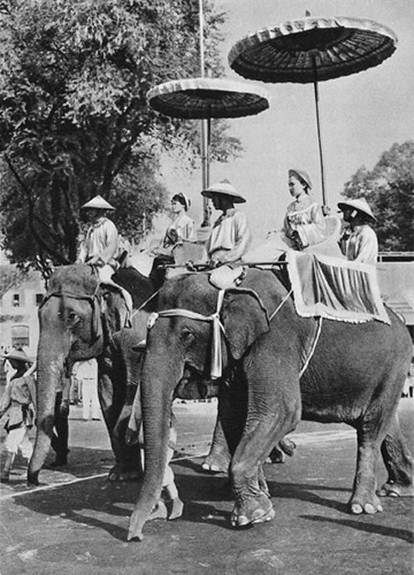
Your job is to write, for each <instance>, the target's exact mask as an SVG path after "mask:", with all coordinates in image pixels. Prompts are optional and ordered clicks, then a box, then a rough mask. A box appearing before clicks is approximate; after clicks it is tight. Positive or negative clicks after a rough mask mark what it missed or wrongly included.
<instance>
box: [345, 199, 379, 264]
mask: <svg viewBox="0 0 414 575" xmlns="http://www.w3.org/2000/svg"><path fill="white" fill-rule="evenodd" d="M338 208H339V209H340V210H341V211H342V212H343V214H344V222H346V223H347V224H348V227H347V228H345V231H344V233H343V234H342V236H341V238H340V240H339V246H340V248H341V251H342V253H343V254H344V255H345V256H346V258H347V259H348V260H350V261H355V262H360V263H365V264H371V265H376V263H377V259H378V239H377V235H376V233H375V232H374V230H373V229H372V227H371V225H372V224H373V223H375V221H376V217H375V216H374V214H373V213H372V211H371V208H370V207H369V204H368V202H367V201H366V199H365V198H358V199H356V200H344V201H343V202H339V203H338Z"/></svg>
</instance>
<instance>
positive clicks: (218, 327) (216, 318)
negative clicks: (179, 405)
mask: <svg viewBox="0 0 414 575" xmlns="http://www.w3.org/2000/svg"><path fill="white" fill-rule="evenodd" d="M224 294H225V290H224V289H223V290H219V292H218V296H217V305H216V311H215V312H214V313H213V314H211V315H203V314H201V313H197V312H195V311H191V310H188V309H183V308H172V309H165V310H163V311H159V312H154V313H152V314H151V315H150V316H149V318H148V323H147V328H148V329H151V328H152V326H153V325H154V323H155V322H156V321H157V319H158V318H163V317H186V318H188V319H194V320H196V321H204V322H211V323H212V324H213V344H212V345H213V349H212V354H211V371H210V377H211V379H219V378H220V377H221V376H222V370H223V358H222V351H221V334H222V333H223V334H224V326H223V324H222V323H221V320H220V313H221V308H222V306H223V300H224Z"/></svg>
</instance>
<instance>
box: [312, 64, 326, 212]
mask: <svg viewBox="0 0 414 575" xmlns="http://www.w3.org/2000/svg"><path fill="white" fill-rule="evenodd" d="M312 64H313V73H314V78H315V79H314V81H313V88H314V92H315V109H316V127H317V132H318V146H319V161H320V166H321V184H322V204H323V206H326V205H327V203H326V189H325V170H324V165H323V151H322V137H321V120H320V115H319V87H318V70H317V67H316V59H315V55H312Z"/></svg>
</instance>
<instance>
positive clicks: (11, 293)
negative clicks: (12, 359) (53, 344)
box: [0, 264, 45, 358]
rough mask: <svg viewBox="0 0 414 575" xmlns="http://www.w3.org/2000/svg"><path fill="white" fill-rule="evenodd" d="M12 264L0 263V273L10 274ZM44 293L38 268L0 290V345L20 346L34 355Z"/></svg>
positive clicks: (3, 274) (31, 355)
mask: <svg viewBox="0 0 414 575" xmlns="http://www.w3.org/2000/svg"><path fill="white" fill-rule="evenodd" d="M15 269H16V268H15V266H14V265H12V264H3V265H0V277H1V276H3V278H4V277H5V276H6V275H11V274H12V273H13V270H15ZM44 293H45V286H44V281H43V278H42V276H41V274H40V273H39V272H36V271H31V272H28V274H27V276H25V277H24V278H20V279H19V280H18V281H15V282H12V285H11V287H7V284H6V288H5V290H4V291H2V290H1V291H0V347H3V348H6V349H7V348H10V347H23V348H24V349H25V351H26V353H27V354H28V355H29V356H30V357H32V358H34V357H35V356H36V351H37V343H38V339H39V323H38V317H37V311H38V307H39V304H40V302H41V301H42V299H43V295H44Z"/></svg>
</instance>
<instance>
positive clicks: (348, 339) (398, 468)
mask: <svg viewBox="0 0 414 575" xmlns="http://www.w3.org/2000/svg"><path fill="white" fill-rule="evenodd" d="M241 287H242V288H243V290H244V292H242V291H237V290H229V291H228V292H227V293H226V295H225V297H224V303H223V307H222V311H221V321H222V323H223V326H224V330H225V339H223V340H222V342H221V346H222V355H223V367H224V373H227V372H228V371H226V370H228V369H230V368H231V370H232V373H233V374H235V376H234V377H233V378H232V380H231V381H230V382H227V385H224V386H221V392H220V397H219V411H220V409H221V407H220V406H222V405H226V404H227V409H226V410H225V412H226V417H225V418H224V421H223V433H224V435H225V438H226V440H227V445H228V450H229V454H230V457H231V463H230V470H229V471H230V478H231V482H232V485H233V490H234V493H235V496H236V502H235V506H234V510H233V513H232V515H231V523H232V525H234V526H236V527H239V526H245V525H248V524H255V523H257V522H261V521H268V520H270V519H272V517H273V515H274V511H273V506H272V503H271V501H270V499H269V497H268V494H267V487H266V482H265V479H264V476H262V463H263V462H264V461H265V460H266V457H267V456H268V455H269V453H270V451H271V450H272V448H273V447H274V446H275V445H276V444H277V443H278V442H279V441H281V440H283V438H284V436H285V435H286V434H287V433H289V432H291V431H293V430H294V429H295V427H296V425H297V423H298V422H299V420H300V419H301V418H302V419H307V420H313V421H320V422H326V423H329V422H345V423H347V424H349V425H351V426H352V427H354V428H355V429H356V432H357V439H358V451H357V467H356V474H355V479H354V485H353V490H352V495H351V498H350V501H349V509H350V511H351V512H352V513H354V514H359V513H368V514H370V513H375V512H377V511H381V509H382V508H381V505H380V502H379V499H378V497H377V494H376V487H377V486H376V479H375V466H376V462H377V456H378V453H379V452H380V451H381V453H382V456H383V459H384V463H385V466H386V468H387V471H388V475H389V478H388V482H387V484H386V486H384V488H383V489H382V490H381V491H380V494H381V495H395V494H402V493H407V494H412V458H411V455H410V453H409V451H408V450H407V448H406V446H405V442H404V439H403V437H402V435H401V431H400V428H399V425H398V421H397V417H396V408H397V404H398V401H399V398H400V395H401V390H402V387H403V384H404V380H405V377H406V374H407V373H408V368H409V364H410V360H411V354H412V343H411V339H410V337H409V334H408V331H407V329H406V327H405V326H404V325H403V324H402V322H401V321H400V319H399V318H398V317H397V316H396V315H395V314H394V313H392V312H391V311H388V313H389V316H390V320H391V324H390V325H386V324H384V323H380V322H378V321H370V322H366V323H362V324H351V323H343V322H335V321H331V320H323V323H322V327H321V332H320V337H319V340H318V341H317V345H316V348H315V351H314V354H313V356H312V358H311V360H310V362H309V364H308V367H307V369H306V371H305V373H304V374H303V375H302V377H300V374H301V370H302V367H303V365H304V363H305V361H306V358H307V355H308V353H309V350H310V349H311V348H312V344H313V342H314V341H315V333H316V332H317V326H318V323H317V320H316V319H314V318H302V317H299V316H298V315H297V313H296V311H295V307H294V303H293V301H292V300H291V299H290V298H288V299H286V301H285V303H284V304H283V305H282V307H281V308H280V309H279V311H278V313H277V315H276V316H275V317H274V318H273V319H272V320H271V322H270V323H269V321H268V317H270V315H271V314H272V312H273V311H274V310H276V309H277V308H278V306H279V305H280V304H281V302H282V301H283V300H284V298H285V296H286V294H287V291H286V288H285V287H284V286H283V285H282V283H281V282H280V281H279V280H278V279H277V278H276V276H275V275H274V274H273V273H271V272H268V271H264V270H249V272H248V274H247V277H246V279H245V280H244V282H243V284H242V286H241ZM249 289H250V290H253V291H254V293H252V292H250V293H249V292H248V291H246V290H249ZM217 297H218V290H217V289H215V288H214V287H212V286H211V285H210V284H209V282H208V275H207V274H187V275H183V276H180V277H176V278H173V279H171V280H169V281H167V283H166V284H165V285H164V287H163V288H162V290H161V292H160V294H159V302H158V309H159V310H160V311H162V310H166V309H177V308H178V309H184V310H190V311H193V312H196V313H198V314H202V315H204V316H211V315H212V314H214V312H215V310H216V305H217ZM211 330H212V328H211V324H210V323H209V322H207V321H198V320H196V319H194V318H189V317H183V316H178V317H166V316H164V317H158V319H156V321H155V322H154V324H153V326H152V328H151V329H150V331H149V333H148V338H147V350H146V354H145V359H144V364H143V370H142V380H141V387H142V413H143V422H144V435H145V442H146V450H145V451H146V460H148V462H149V464H148V466H146V469H145V472H144V480H143V485H142V488H141V492H140V496H139V498H138V501H137V504H136V507H135V510H134V512H133V514H132V517H131V522H130V529H129V539H133V538H136V537H137V538H139V539H141V538H142V529H143V526H144V524H145V521H146V520H147V519H148V517H149V515H150V513H151V509H152V508H153V506H154V505H155V503H156V501H157V498H158V497H159V493H160V489H161V479H162V473H163V462H165V457H166V447H167V439H168V433H167V431H168V419H169V414H170V409H171V400H172V397H173V393H174V389H175V387H176V386H177V384H178V382H179V380H180V378H181V377H182V374H183V370H184V368H185V367H186V366H190V367H191V368H192V369H194V370H196V371H197V372H199V373H203V374H205V373H208V369H209V366H210V365H211ZM232 410H233V415H232V414H231V411H232ZM229 413H230V415H229ZM392 486H393V487H392Z"/></svg>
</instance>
